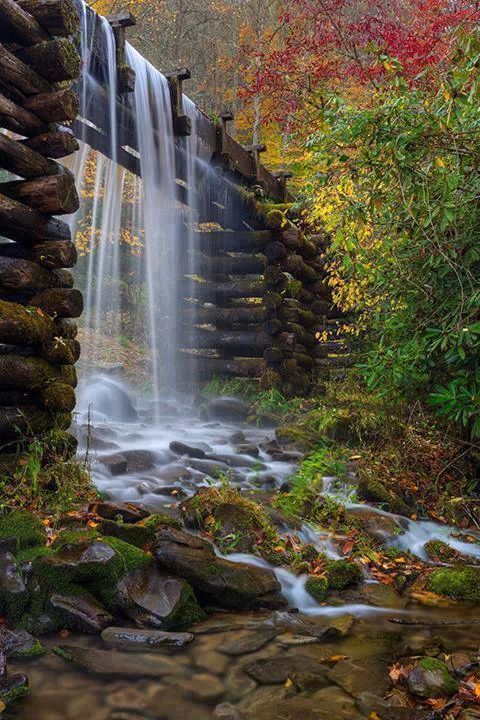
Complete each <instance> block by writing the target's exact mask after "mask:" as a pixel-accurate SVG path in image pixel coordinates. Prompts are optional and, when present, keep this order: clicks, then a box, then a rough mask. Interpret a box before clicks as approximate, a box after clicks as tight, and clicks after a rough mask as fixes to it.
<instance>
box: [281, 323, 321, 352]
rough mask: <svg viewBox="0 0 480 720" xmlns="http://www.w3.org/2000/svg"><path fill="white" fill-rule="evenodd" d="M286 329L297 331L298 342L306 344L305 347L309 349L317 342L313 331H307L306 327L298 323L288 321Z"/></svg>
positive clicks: (292, 331)
mask: <svg viewBox="0 0 480 720" xmlns="http://www.w3.org/2000/svg"><path fill="white" fill-rule="evenodd" d="M286 329H287V330H288V332H291V333H295V335H296V336H297V340H298V342H299V343H301V344H302V345H305V347H307V348H309V349H310V348H313V347H314V346H315V345H316V343H317V341H316V340H315V337H314V335H313V333H311V332H310V333H309V332H306V331H305V330H304V328H303V327H302V326H301V325H299V324H298V323H295V322H287V324H286Z"/></svg>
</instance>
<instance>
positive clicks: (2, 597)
mask: <svg viewBox="0 0 480 720" xmlns="http://www.w3.org/2000/svg"><path fill="white" fill-rule="evenodd" d="M27 602H28V590H27V587H26V585H25V583H24V581H23V578H22V574H21V572H20V569H19V567H18V565H17V562H16V560H15V558H14V557H13V555H12V554H11V553H10V552H8V551H4V552H2V553H0V612H1V613H3V614H4V615H5V616H6V617H7V619H8V620H10V621H11V622H15V621H16V620H18V619H19V618H20V616H21V614H22V612H23V610H24V609H25V606H26V604H27Z"/></svg>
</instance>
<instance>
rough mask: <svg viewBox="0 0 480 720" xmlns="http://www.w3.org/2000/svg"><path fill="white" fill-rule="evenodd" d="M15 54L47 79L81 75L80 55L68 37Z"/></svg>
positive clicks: (54, 79) (71, 78) (55, 80)
mask: <svg viewBox="0 0 480 720" xmlns="http://www.w3.org/2000/svg"><path fill="white" fill-rule="evenodd" d="M6 1H7V0H0V2H6ZM15 55H16V56H17V57H18V58H20V60H22V61H23V62H25V63H26V64H27V65H29V66H30V67H31V68H33V70H35V72H37V73H38V74H39V75H41V76H42V77H43V78H45V80H49V81H52V82H59V81H62V80H75V79H76V78H77V77H79V75H80V68H81V60H80V55H79V54H78V51H77V49H76V48H75V46H74V45H73V43H71V42H70V40H67V39H66V38H59V39H57V40H51V41H49V42H48V41H47V42H39V43H38V44H37V45H32V46H31V47H27V48H22V49H21V50H16V51H15Z"/></svg>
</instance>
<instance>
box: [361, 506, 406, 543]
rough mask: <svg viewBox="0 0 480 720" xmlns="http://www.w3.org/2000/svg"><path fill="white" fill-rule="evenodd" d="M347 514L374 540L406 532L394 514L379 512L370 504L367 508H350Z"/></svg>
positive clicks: (385, 538) (386, 538)
mask: <svg viewBox="0 0 480 720" xmlns="http://www.w3.org/2000/svg"><path fill="white" fill-rule="evenodd" d="M347 514H348V517H349V518H351V519H354V520H355V521H356V522H357V524H358V525H359V526H360V527H361V528H362V530H363V531H364V532H365V533H366V534H367V535H369V536H370V537H371V538H373V539H374V540H388V539H390V538H393V537H396V536H398V535H401V534H403V532H404V529H403V528H402V526H401V525H400V523H399V522H398V521H397V520H396V518H395V517H394V516H392V515H388V514H386V513H383V512H379V511H378V512H377V511H375V510H373V509H372V508H369V507H368V506H365V509H364V508H363V507H361V508H360V507H355V508H348V510H347Z"/></svg>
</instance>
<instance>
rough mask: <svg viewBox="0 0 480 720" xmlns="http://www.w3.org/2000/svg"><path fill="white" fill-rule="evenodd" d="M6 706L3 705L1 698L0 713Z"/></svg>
mask: <svg viewBox="0 0 480 720" xmlns="http://www.w3.org/2000/svg"><path fill="white" fill-rule="evenodd" d="M6 707H7V706H6V705H5V703H4V702H3V700H0V713H3V711H4V710H5V708H6Z"/></svg>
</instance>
